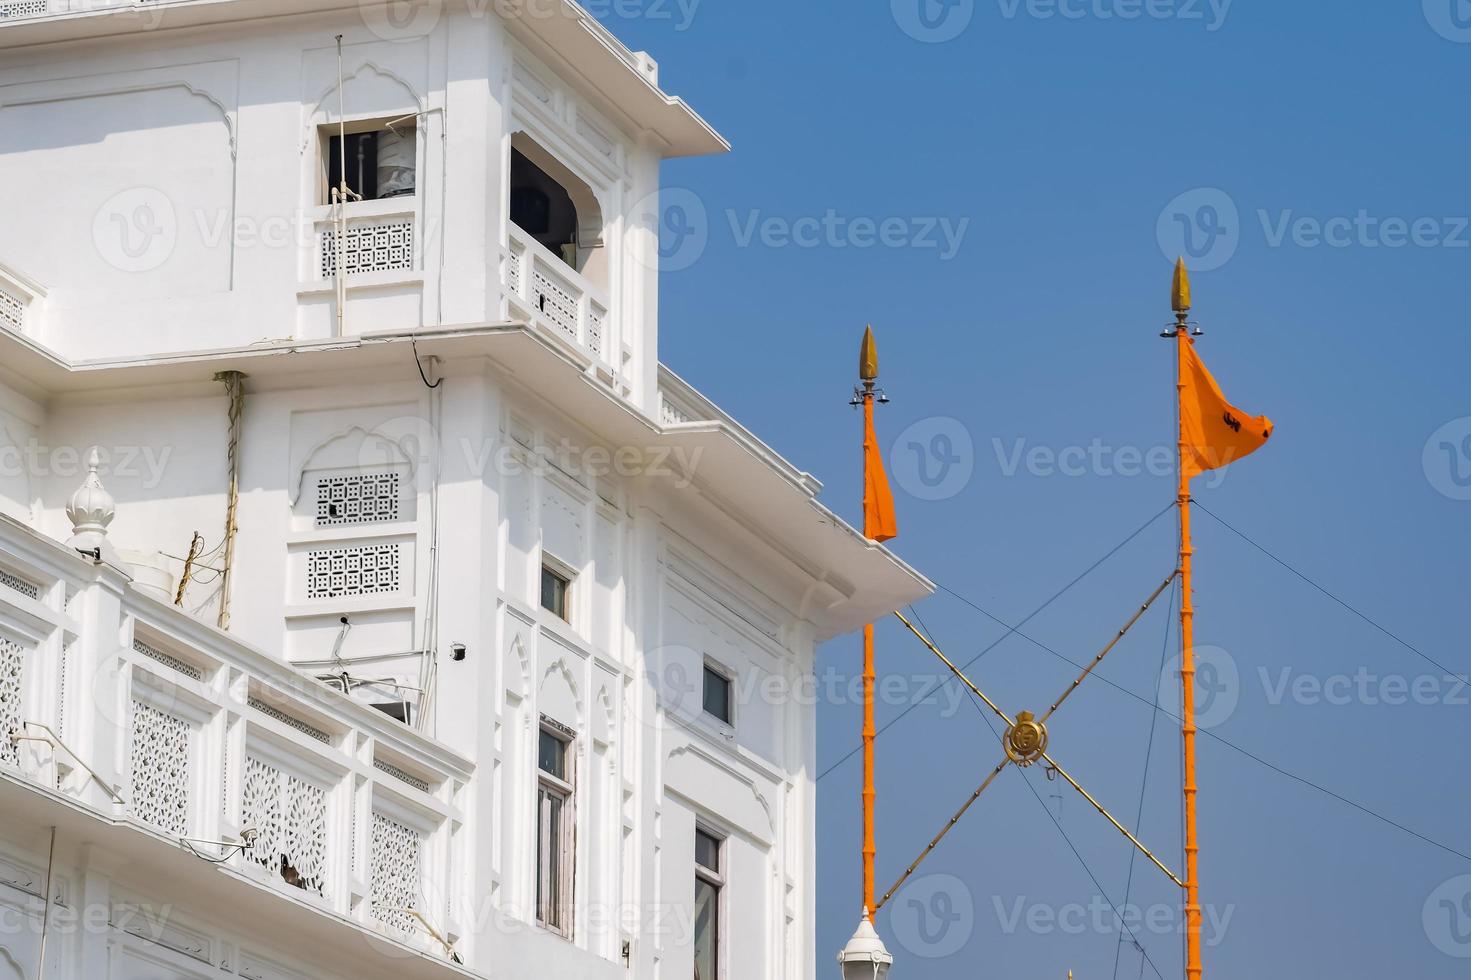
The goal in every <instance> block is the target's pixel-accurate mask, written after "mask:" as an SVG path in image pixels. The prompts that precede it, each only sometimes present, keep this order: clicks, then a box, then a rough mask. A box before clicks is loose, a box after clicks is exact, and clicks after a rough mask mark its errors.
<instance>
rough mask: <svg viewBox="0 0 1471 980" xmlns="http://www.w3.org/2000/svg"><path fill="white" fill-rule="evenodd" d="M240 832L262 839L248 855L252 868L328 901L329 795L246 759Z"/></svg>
mask: <svg viewBox="0 0 1471 980" xmlns="http://www.w3.org/2000/svg"><path fill="white" fill-rule="evenodd" d="M241 826H243V827H249V828H252V829H254V830H255V831H256V834H257V836H256V838H255V843H254V844H253V845H252V846H251V848H250V849H249V850H248V851H247V852H246V856H247V857H248V858H249V859H250V860H251V861H252V862H254V863H255V864H258V865H260V866H261V867H263V868H265V869H266V870H267V871H269V872H271V873H272V874H275V875H279V876H280V877H281V880H283V881H285V882H286V883H287V884H288V885H291V886H292V887H294V888H300V889H301V890H302V891H305V892H309V893H311V894H313V895H326V893H327V891H326V877H327V793H326V790H324V789H322V788H321V787H320V786H314V785H312V784H311V783H308V782H306V781H305V780H302V779H298V778H297V777H295V776H292V775H290V774H288V773H285V772H282V771H281V770H280V769H277V768H276V767H275V766H272V765H270V764H269V763H266V762H262V761H261V760H260V759H257V758H256V757H255V756H247V757H246V759H245V799H244V803H243V805H242V807H241Z"/></svg>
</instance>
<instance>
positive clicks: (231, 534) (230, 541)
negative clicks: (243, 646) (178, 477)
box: [215, 371, 245, 630]
mask: <svg viewBox="0 0 1471 980" xmlns="http://www.w3.org/2000/svg"><path fill="white" fill-rule="evenodd" d="M215 380H216V381H221V382H224V385H225V393H226V395H227V396H228V397H229V399H230V408H229V422H230V429H229V432H230V434H229V447H228V449H227V451H226V459H227V460H228V465H229V474H230V484H229V491H228V495H227V497H226V501H225V540H224V542H223V544H224V555H223V558H222V560H221V563H220V616H219V620H218V624H217V625H218V626H219V628H220V629H222V630H227V629H229V628H230V580H231V577H232V575H233V573H234V569H235V535H236V532H238V531H239V526H238V525H237V524H236V521H235V518H236V513H237V511H238V510H239V508H240V430H241V428H242V425H243V422H244V418H245V388H244V385H243V382H244V380H245V375H244V374H242V373H241V372H239V371H221V372H220V373H219V374H216V375H215Z"/></svg>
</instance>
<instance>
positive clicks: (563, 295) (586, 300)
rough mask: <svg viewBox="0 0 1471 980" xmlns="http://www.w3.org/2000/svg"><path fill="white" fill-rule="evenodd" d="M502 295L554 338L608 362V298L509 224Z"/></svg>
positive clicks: (528, 236)
mask: <svg viewBox="0 0 1471 980" xmlns="http://www.w3.org/2000/svg"><path fill="white" fill-rule="evenodd" d="M505 286H506V293H507V295H508V296H510V298H511V302H512V305H513V307H515V308H517V309H519V310H520V311H522V312H523V313H524V314H525V315H526V316H527V317H528V318H530V320H531V321H532V322H533V323H536V324H538V325H540V326H542V327H544V328H546V329H547V330H548V331H549V332H550V333H551V334H552V336H554V337H557V338H558V339H560V340H562V341H564V342H566V343H568V344H571V345H572V346H573V347H576V348H579V349H581V350H583V351H586V352H587V353H589V354H591V355H592V356H593V357H594V358H596V359H597V360H598V361H601V362H604V363H612V358H610V357H609V356H608V353H607V347H608V336H607V334H608V330H607V327H608V308H609V305H608V298H607V297H606V296H605V295H603V294H602V293H601V292H600V291H599V290H598V289H596V288H595V287H594V286H593V285H592V283H590V282H588V281H587V279H586V278H585V277H583V275H582V274H581V273H579V272H577V271H576V270H575V269H573V268H572V267H571V266H569V265H568V264H567V263H566V262H563V261H562V260H561V259H560V258H559V257H557V256H556V255H553V254H552V252H551V250H550V249H548V248H547V247H546V246H544V245H542V244H541V243H540V242H538V241H537V240H536V239H534V238H532V237H531V236H530V235H528V234H526V232H524V231H522V230H521V229H520V228H518V227H516V226H515V225H514V224H513V225H511V241H510V248H509V251H508V252H507V255H506V270H505Z"/></svg>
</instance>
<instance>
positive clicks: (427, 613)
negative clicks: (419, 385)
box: [413, 345, 444, 735]
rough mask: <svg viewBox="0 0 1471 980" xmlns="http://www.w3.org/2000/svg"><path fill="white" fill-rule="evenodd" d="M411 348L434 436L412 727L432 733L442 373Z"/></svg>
mask: <svg viewBox="0 0 1471 980" xmlns="http://www.w3.org/2000/svg"><path fill="white" fill-rule="evenodd" d="M413 352H414V364H415V365H416V366H417V367H418V369H419V378H420V380H422V381H423V383H424V386H425V387H426V388H428V389H429V434H430V438H431V439H433V445H432V446H431V447H430V453H431V456H430V459H429V480H430V485H429V582H428V585H427V587H426V589H425V599H424V634H423V641H424V642H423V647H422V649H423V651H424V656H423V657H422V658H421V659H420V660H419V717H418V718H417V719H416V721H415V726H414V727H416V728H417V729H418V730H419V731H421V732H426V733H428V734H430V735H433V734H434V730H435V729H434V720H435V715H436V714H437V706H436V705H435V702H434V694H435V688H436V685H437V683H438V680H439V575H440V572H439V484H440V479H441V476H442V473H441V467H440V444H439V443H440V428H441V426H442V424H443V421H444V394H443V391H444V377H443V376H440V377H439V378H438V379H437V380H435V381H433V382H432V383H431V382H430V380H429V377H428V375H427V374H425V373H424V363H423V362H422V361H420V360H419V350H418V346H417V345H414V346H413ZM427 360H428V361H429V366H430V368H431V369H434V371H435V373H436V374H437V373H438V367H439V358H437V357H434V356H430V357H429V358H428V359H427Z"/></svg>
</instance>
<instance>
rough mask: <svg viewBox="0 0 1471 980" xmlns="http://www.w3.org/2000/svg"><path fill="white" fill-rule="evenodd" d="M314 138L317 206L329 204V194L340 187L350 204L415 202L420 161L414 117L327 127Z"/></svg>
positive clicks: (325, 125) (326, 125)
mask: <svg viewBox="0 0 1471 980" xmlns="http://www.w3.org/2000/svg"><path fill="white" fill-rule="evenodd" d="M343 130H345V131H346V132H345V133H344V132H343ZM319 133H320V136H321V144H322V152H321V159H322V180H321V194H320V203H322V204H331V203H332V190H333V188H336V187H340V186H341V185H342V183H343V182H344V181H345V182H346V184H347V190H348V200H349V201H357V200H363V201H379V200H384V199H388V198H395V197H413V196H414V192H415V190H416V188H417V184H418V160H419V148H418V127H417V118H416V117H415V116H407V117H403V118H398V119H373V120H359V121H355V122H349V123H347V124H346V125H345V126H342V127H339V126H338V124H337V123H329V124H324V125H323V126H322V127H321V129H320V130H319Z"/></svg>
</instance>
